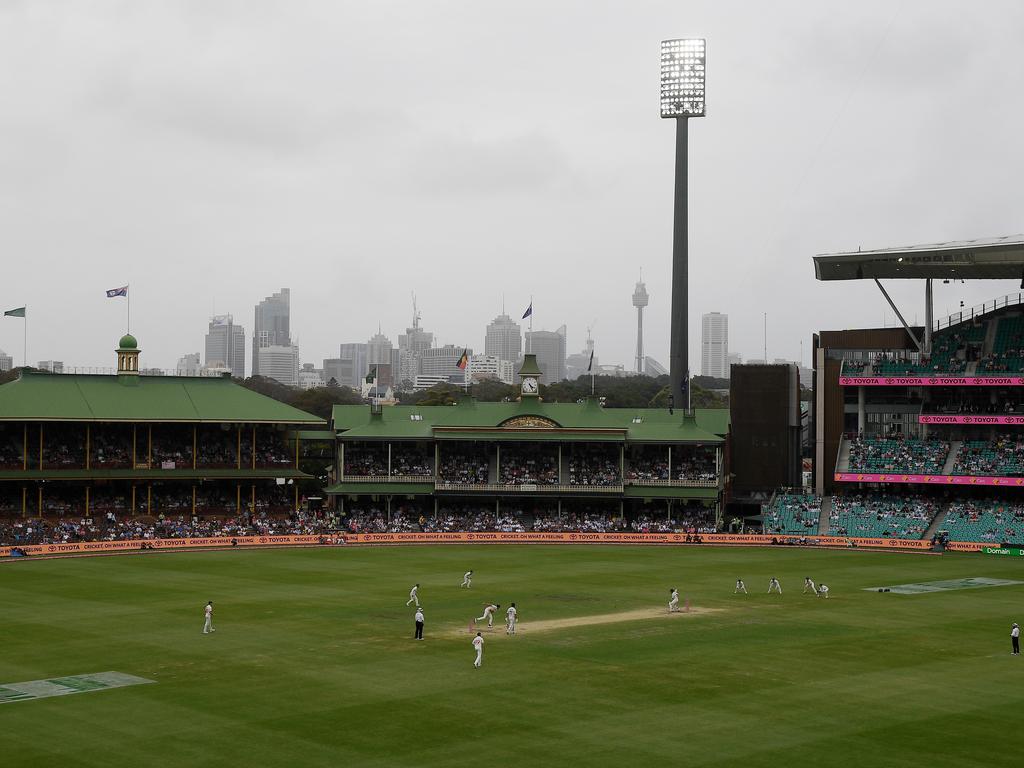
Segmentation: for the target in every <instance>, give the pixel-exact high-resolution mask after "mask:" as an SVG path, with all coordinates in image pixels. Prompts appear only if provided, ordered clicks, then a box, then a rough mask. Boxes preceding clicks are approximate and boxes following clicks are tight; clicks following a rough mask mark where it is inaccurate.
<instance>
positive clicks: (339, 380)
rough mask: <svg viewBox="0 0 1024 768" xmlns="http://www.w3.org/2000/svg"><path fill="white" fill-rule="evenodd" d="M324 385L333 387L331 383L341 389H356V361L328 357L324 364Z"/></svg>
mask: <svg viewBox="0 0 1024 768" xmlns="http://www.w3.org/2000/svg"><path fill="white" fill-rule="evenodd" d="M323 366H324V367H323V371H324V384H325V385H327V386H331V381H332V380H333V382H334V384H336V385H337V386H339V387H351V388H352V389H355V388H356V387H355V383H356V379H357V378H359V377H358V376H357V375H356V373H355V361H354V360H350V359H343V358H340V357H328V358H325V359H324V362H323Z"/></svg>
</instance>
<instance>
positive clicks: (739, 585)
mask: <svg viewBox="0 0 1024 768" xmlns="http://www.w3.org/2000/svg"><path fill="white" fill-rule="evenodd" d="M740 592H742V593H743V594H744V595H745V594H747V585H746V584H744V583H743V579H736V589H734V590H733V594H734V595H738V594H739V593H740Z"/></svg>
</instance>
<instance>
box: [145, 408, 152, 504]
mask: <svg viewBox="0 0 1024 768" xmlns="http://www.w3.org/2000/svg"><path fill="white" fill-rule="evenodd" d="M146 467H147V468H148V469H152V468H153V425H152V424H147V425H146ZM148 506H149V505H148V504H147V509H146V514H149V509H148Z"/></svg>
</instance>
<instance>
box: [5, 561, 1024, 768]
mask: <svg viewBox="0 0 1024 768" xmlns="http://www.w3.org/2000/svg"><path fill="white" fill-rule="evenodd" d="M1019 560H1020V559H1019V558H1018V559H1011V558H999V557H992V556H985V555H980V554H946V555H944V556H941V557H935V556H924V555H916V554H907V553H895V554H894V553H868V552H848V551H822V550H811V549H796V548H777V549H767V548H766V549H754V548H750V549H748V548H712V547H707V548H696V547H687V548H673V547H665V548H655V547H625V546H590V545H586V546H584V545H578V546H541V545H518V546H516V545H481V546H446V547H426V546H422V547H396V548H384V547H378V548H365V549H358V548H349V549H344V548H336V549H288V550H264V551H228V552H206V553H203V552H176V553H146V554H139V555H131V556H118V557H91V558H80V559H65V560H48V561H43V560H38V561H22V562H6V563H3V564H0V607H2V617H3V621H2V624H0V684H2V683H13V682H21V681H26V680H35V679H42V678H52V677H58V676H64V675H74V674H87V673H93V672H104V671H108V670H113V671H118V672H125V673H129V674H133V675H138V676H141V677H145V678H150V679H152V680H155V681H157V682H156V684H155V685H140V686H136V687H131V688H120V689H115V690H109V691H99V692H91V693H82V694H76V695H72V696H63V697H55V698H48V699H39V700H34V701H25V702H15V703H7V704H0V733H2V734H3V746H2V757H0V761H2V764H3V765H4V766H21V765H32V766H102V768H112V767H114V766H190V767H191V766H227V765H240V766H252V765H259V766H364V765H365V766H442V765H443V766H465V765H475V764H486V763H511V764H514V765H518V766H524V767H525V766H546V765H581V766H583V765H585V766H604V765H609V766H610V765H614V766H632V765H645V764H646V765H649V766H653V765H656V764H657V765H687V766H737V768H739V767H741V766H742V768H755V767H756V766H786V768H793V767H794V766H857V767H858V768H863V767H864V766H947V765H956V766H979V767H981V766H986V767H991V766H1000V765H1007V766H1009V765H1019V764H1020V760H1021V758H1020V755H1019V754H1018V752H1019V750H1018V749H1017V748H1016V746H1015V742H1016V735H1017V731H1016V728H1017V726H1018V723H1019V722H1020V719H1021V717H1022V715H1024V657H1013V656H1011V655H1010V639H1009V634H1010V624H1011V622H1012V621H1018V622H1020V621H1022V619H1024V585H1022V586H1003V587H991V588H985V589H971V590H961V591H951V592H942V593H932V594H922V595H896V594H878V593H874V592H865V591H862V588H864V587H871V586H880V585H894V584H901V583H907V582H921V581H935V580H943V579H955V578H966V577H972V576H984V577H991V578H1004V579H1019V580H1024V562H1019ZM468 568H473V569H474V570H475V571H476V572H477V576H476V579H475V581H474V584H473V588H472V590H465V589H460V588H459V583H460V581H461V579H462V573H463V571H465V570H466V569H468ZM772 575H777V576H778V577H779V579H780V580H781V581H782V586H783V589H784V591H785V593H784V594H783V595H782V596H781V597H779V596H776V595H772V596H768V595H767V594H765V591H766V589H767V582H768V578H769V577H770V576H772ZM805 575H810V576H812V577H813V578H815V579H816V580H819V581H825V582H826V583H827V584H828V585H829V586H830V587H831V589H832V592H831V594H832V599H830V600H827V601H826V600H822V599H818V598H814V597H812V596H809V595H808V596H802V595H801V594H800V590H801V588H802V581H803V577H804V576H805ZM738 576H741V577H743V578H744V579H745V580H746V582H747V586H748V589H749V590H750V591H751V594H750V595H749V596H747V597H743V596H738V597H734V596H733V594H732V591H733V583H734V581H735V579H736V577H738ZM416 581H418V582H420V584H421V585H422V586H421V589H420V597H421V600H422V602H423V605H424V609H425V613H426V619H427V623H426V638H427V639H426V640H425V641H424V642H421V643H417V642H415V641H413V639H412V633H413V622H412V610H411V609H408V608H405V607H404V604H405V601H406V599H407V597H408V592H409V587H410V586H411V585H412V583H413V582H416ZM672 586H678V587H679V588H680V590H681V592H682V594H683V595H684V596H686V597H689V599H690V600H691V602H692V604H693V605H694V606H695V607H702V608H718V609H722V610H720V611H718V612H714V613H708V614H704V615H692V616H684V617H676V618H671V619H669V618H652V619H649V620H643V621H629V622H618V623H608V624H601V625H594V626H576V627H569V628H564V629H559V630H550V631H545V632H534V633H531V631H530V622H531V621H535V620H538V621H539V620H553V619H563V618H569V617H573V616H589V615H596V614H607V613H616V612H622V611H630V610H635V609H639V608H646V607H651V608H658V607H662V606H664V605H665V603H666V601H667V598H668V589H669V587H672ZM208 599H212V600H213V601H214V605H215V608H216V614H215V626H216V628H217V632H216V633H215V634H213V635H205V636H204V635H203V634H202V633H201V629H202V623H203V612H202V609H203V605H204V604H205V602H206V601H207V600H208ZM487 599H493V600H495V601H498V602H500V603H502V604H503V605H502V614H503V613H504V606H505V604H507V603H508V602H509V601H510V600H515V601H516V602H517V603H518V605H519V609H520V619H521V624H520V633H521V634H520V635H519V636H517V637H515V638H507V637H506V636H505V634H504V631H503V630H501V629H498V628H497V627H496V628H495V631H494V632H493V633H491V635H489V636H488V638H487V644H486V648H485V653H484V665H483V668H482V669H479V670H477V669H474V668H473V666H472V661H473V650H472V648H471V646H470V635H469V634H468V632H466V627H467V624H468V620H469V619H470V618H472V617H473V616H477V615H479V614H480V608H481V604H482V602H483V601H484V600H487ZM499 623H500V621H499ZM460 629H461V630H462V632H463V633H464V634H455V633H456V632H458V631H459V630H460Z"/></svg>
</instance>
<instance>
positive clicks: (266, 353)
mask: <svg viewBox="0 0 1024 768" xmlns="http://www.w3.org/2000/svg"><path fill="white" fill-rule="evenodd" d="M252 364H253V368H256V366H259V368H257V370H259V375H260V376H266V377H267V378H268V379H274V380H275V381H279V382H281V383H282V384H286V385H288V386H289V387H295V386H298V383H299V348H298V347H296V346H294V345H292V344H289V345H284V344H272V345H271V346H269V347H260V348H259V349H257V350H256V359H255V360H253V361H252Z"/></svg>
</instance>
